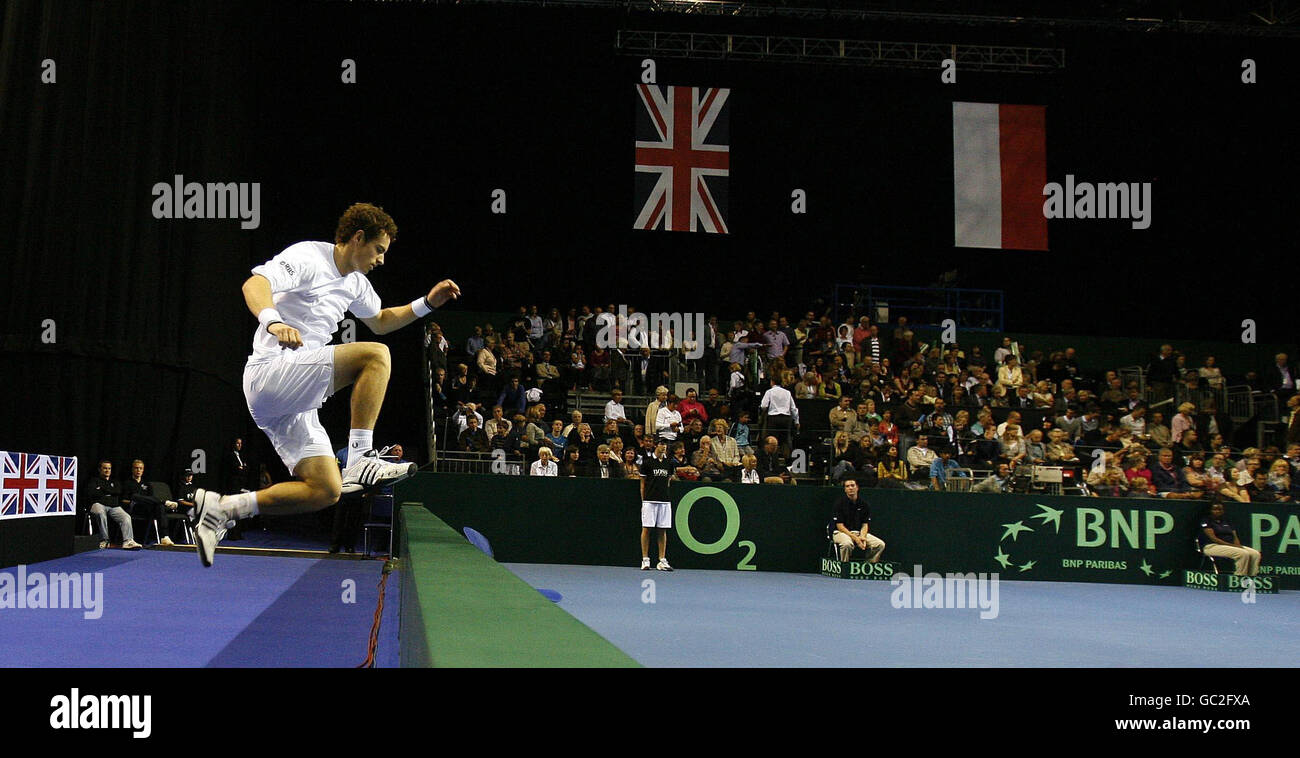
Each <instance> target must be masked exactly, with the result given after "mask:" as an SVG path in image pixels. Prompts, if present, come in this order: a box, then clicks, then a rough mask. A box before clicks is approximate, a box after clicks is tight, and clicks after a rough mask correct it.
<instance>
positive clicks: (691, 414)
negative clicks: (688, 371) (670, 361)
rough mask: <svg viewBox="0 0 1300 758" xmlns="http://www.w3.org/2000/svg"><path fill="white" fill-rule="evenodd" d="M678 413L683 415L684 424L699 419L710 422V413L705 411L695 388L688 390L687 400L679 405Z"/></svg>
mask: <svg viewBox="0 0 1300 758" xmlns="http://www.w3.org/2000/svg"><path fill="white" fill-rule="evenodd" d="M677 412H678V413H680V414H682V422H683V423H690V422H691V421H692V420H693V419H697V418H698V419H699V420H700V421H703V422H706V423H707V422H708V420H709V412H708V410H707V409H705V407H704V404H703V403H701V402H700V399H699V394H698V393H697V392H696V391H695V388H694V387H688V388H687V389H686V399H685V400H683V401H681V403H679V404H678V406H677Z"/></svg>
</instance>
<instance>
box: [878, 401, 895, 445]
mask: <svg viewBox="0 0 1300 758" xmlns="http://www.w3.org/2000/svg"><path fill="white" fill-rule="evenodd" d="M876 431H878V432H880V436H881V437H884V438H885V439H886V440H888V441H889V444H891V445H897V444H898V440H899V432H898V425H897V424H895V423H894V412H893V411H892V410H890V409H888V408H886V409H885V412H884V414H882V415H881V417H880V424H879V425H878V426H877V427H876Z"/></svg>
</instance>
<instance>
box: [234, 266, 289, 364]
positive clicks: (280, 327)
mask: <svg viewBox="0 0 1300 758" xmlns="http://www.w3.org/2000/svg"><path fill="white" fill-rule="evenodd" d="M243 292H244V304H245V305H247V306H248V310H250V311H252V313H253V315H254V316H256V317H257V320H258V321H259V322H261V324H262V325H263V326H265V327H266V330H267V331H268V332H270V333H271V335H272V336H274V337H275V338H276V339H277V340H279V341H280V346H281V347H287V348H292V349H294V350H296V349H298V348H300V347H302V335H301V334H299V333H298V330H297V329H295V328H293V327H292V326H289V325H288V324H286V323H284V322H283V321H281V320H280V314H279V312H278V311H276V310H275V301H274V300H273V299H271V280H269V279H267V278H266V277H264V276H262V275H261V274H253V275H252V276H250V277H248V279H247V281H245V282H244V286H243Z"/></svg>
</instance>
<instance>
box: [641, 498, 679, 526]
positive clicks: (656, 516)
mask: <svg viewBox="0 0 1300 758" xmlns="http://www.w3.org/2000/svg"><path fill="white" fill-rule="evenodd" d="M641 526H644V527H646V528H650V527H658V528H660V529H672V528H673V504H672V503H665V502H663V501H662V500H642V501H641Z"/></svg>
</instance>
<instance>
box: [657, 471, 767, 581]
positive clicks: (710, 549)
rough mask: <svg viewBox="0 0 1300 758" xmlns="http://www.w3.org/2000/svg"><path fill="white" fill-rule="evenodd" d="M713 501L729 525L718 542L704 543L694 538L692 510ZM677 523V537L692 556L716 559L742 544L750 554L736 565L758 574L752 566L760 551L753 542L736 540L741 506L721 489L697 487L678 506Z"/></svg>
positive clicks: (741, 569)
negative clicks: (730, 548)
mask: <svg viewBox="0 0 1300 758" xmlns="http://www.w3.org/2000/svg"><path fill="white" fill-rule="evenodd" d="M704 499H711V500H715V501H717V502H718V503H719V504H721V505H722V510H723V513H724V514H725V515H726V517H727V525H726V526H725V527H724V528H723V530H722V536H721V537H719V538H718V539H717V541H716V542H708V543H705V542H700V541H699V540H697V539H695V535H693V534H691V521H690V518H691V508H693V507H695V504H696V503H697V502H699V501H700V500H704ZM673 521H674V523H676V524H677V536H678V537H679V538H681V541H682V544H683V545H685V546H686V547H687V548H688V549H690V550H691V551H692V552H695V553H699V554H700V555H716V554H717V553H721V552H722V551H723V550H726V549H727V548H729V547H731V546H732V545H733V544H738V545H740V546H741V547H743V548H746V549H748V550H749V552H748V553H746V554H745V557H744V558H742V559H741V560H740V563H737V564H736V570H737V571H755V570H757V569H758V566H756V565H754V564H752V563H750V561H752V560H753V559H754V556H755V555H757V554H758V547H757V546H756V545H754V543H753V542H750V541H749V540H741V541H740V542H739V543H737V542H736V537H737V536H738V535H739V534H740V506H738V505H736V500H735V498H733V497H732V496H731V495H729V494H727V493H726V492H724V491H722V490H720V489H718V488H717V487H697V488H696V489H693V490H691V491H690V492H688V493H686V495H685V496H684V497H682V499H681V501H680V502H678V503H677V513H676V514H674V516H673Z"/></svg>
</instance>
